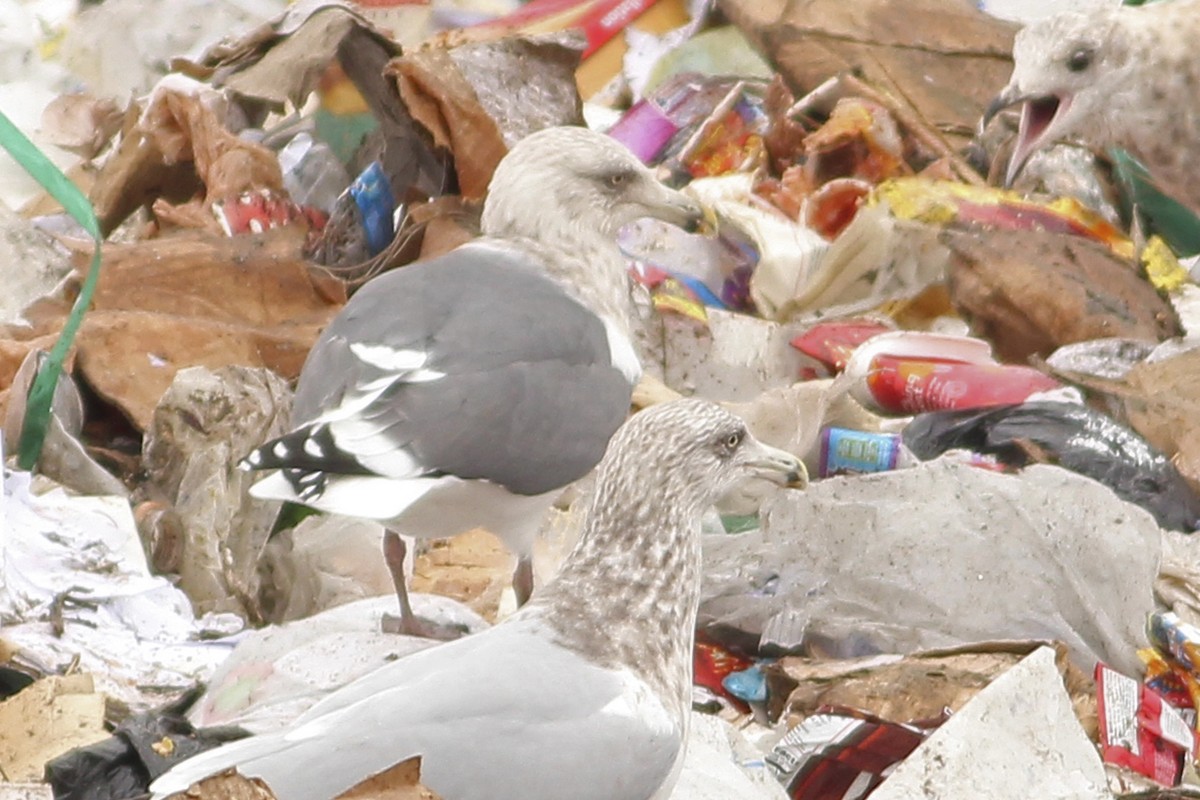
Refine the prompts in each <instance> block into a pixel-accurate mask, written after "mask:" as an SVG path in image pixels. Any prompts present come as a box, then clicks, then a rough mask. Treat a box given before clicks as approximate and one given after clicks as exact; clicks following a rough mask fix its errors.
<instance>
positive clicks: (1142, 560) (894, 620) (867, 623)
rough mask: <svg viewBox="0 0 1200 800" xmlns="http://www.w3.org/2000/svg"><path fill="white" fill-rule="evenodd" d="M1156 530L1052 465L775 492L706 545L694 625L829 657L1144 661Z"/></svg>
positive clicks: (894, 476) (956, 469)
mask: <svg viewBox="0 0 1200 800" xmlns="http://www.w3.org/2000/svg"><path fill="white" fill-rule="evenodd" d="M1160 553H1161V545H1160V536H1159V529H1158V527H1157V525H1156V524H1155V523H1154V521H1153V519H1152V518H1151V517H1150V515H1149V514H1147V513H1146V512H1145V511H1143V510H1142V509H1140V508H1138V507H1136V506H1133V505H1131V504H1129V503H1126V502H1124V501H1122V500H1120V499H1119V498H1117V497H1116V495H1114V494H1113V493H1112V492H1111V491H1110V490H1109V489H1107V488H1106V487H1104V486H1102V485H1100V484H1099V483H1096V482H1094V481H1092V480H1090V479H1088V478H1084V477H1081V476H1079V475H1075V474H1074V473H1070V472H1067V471H1065V470H1062V469H1059V468H1057V467H1052V466H1034V467H1030V468H1028V469H1026V470H1024V471H1023V472H1022V473H1020V474H1017V475H1004V474H998V473H994V472H989V471H986V470H982V469H978V468H975V467H969V466H965V465H962V464H955V463H952V462H950V461H947V460H937V461H931V462H927V463H925V464H921V465H919V466H917V467H913V468H911V469H906V470H898V471H894V472H888V473H877V474H873V475H864V476H854V477H847V478H831V479H828V480H825V481H820V482H817V483H815V484H813V485H812V486H810V487H809V489H808V490H807V491H806V492H803V493H799V492H787V493H782V494H779V495H777V496H776V498H775V500H774V501H773V502H772V504H771V505H770V506H769V507H768V509H767V510H766V518H765V521H764V524H763V527H762V529H760V530H758V531H753V532H750V533H746V534H742V535H740V536H731V537H708V538H706V540H705V542H704V561H705V571H706V580H705V587H704V594H703V600H702V604H701V621H702V622H709V623H711V622H718V623H723V624H727V625H731V626H733V627H736V628H738V629H741V630H744V631H748V632H750V633H752V634H759V633H761V634H763V639H764V640H774V641H777V642H780V643H782V644H785V645H790V644H795V643H798V642H799V641H801V640H807V641H818V642H820V643H821V644H822V645H823V646H824V648H826V649H827V650H828V651H829V652H832V653H834V654H836V655H840V656H847V657H848V656H853V655H869V654H871V653H875V652H892V653H895V652H900V653H907V652H912V651H914V650H917V649H931V648H938V647H950V646H954V645H959V644H965V643H969V642H973V641H987V640H993V639H1047V640H1060V641H1063V642H1065V643H1066V644H1067V646H1068V647H1069V648H1070V650H1071V653H1072V655H1073V657H1074V658H1075V659H1076V660H1077V662H1078V663H1079V664H1080V665H1081V666H1082V667H1084V668H1085V669H1090V668H1091V667H1092V666H1093V665H1094V664H1095V662H1096V660H1097V659H1102V660H1104V661H1105V662H1107V663H1109V664H1111V665H1112V666H1114V667H1115V668H1117V669H1120V670H1123V671H1125V672H1127V673H1131V674H1133V673H1136V672H1139V671H1140V663H1139V661H1138V659H1137V656H1136V654H1135V653H1136V650H1137V649H1138V648H1139V647H1142V646H1144V642H1145V640H1144V636H1143V633H1142V628H1143V626H1144V624H1145V619H1146V614H1147V613H1148V612H1149V611H1150V610H1152V608H1153V607H1154V598H1153V594H1152V592H1153V585H1154V581H1155V578H1156V576H1157V574H1158V565H1159V559H1160Z"/></svg>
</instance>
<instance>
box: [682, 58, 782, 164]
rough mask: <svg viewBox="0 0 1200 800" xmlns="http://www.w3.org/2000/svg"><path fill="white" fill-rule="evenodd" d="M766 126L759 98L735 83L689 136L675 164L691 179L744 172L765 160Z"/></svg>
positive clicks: (766, 122)
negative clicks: (764, 137) (764, 140)
mask: <svg viewBox="0 0 1200 800" xmlns="http://www.w3.org/2000/svg"><path fill="white" fill-rule="evenodd" d="M768 124H769V120H768V119H767V113H766V111H765V110H764V108H763V101H762V98H761V97H759V96H757V95H755V94H753V93H752V92H750V91H749V88H748V85H747V84H746V83H745V82H744V81H739V82H738V83H736V84H735V85H734V87H733V88H732V89H730V90H729V93H728V94H727V95H726V96H725V97H724V98H723V99H722V100H721V102H720V103H718V104H717V107H716V108H715V109H714V110H713V112H712V114H711V115H709V117H708V118H707V119H706V120H704V122H703V123H702V124H701V125H700V127H699V129H698V130H696V132H695V133H694V134H693V135H692V136H691V138H690V139H689V140H688V142H687V143H686V144H685V145H684V147H683V150H682V151H681V152H680V153H679V155H678V157H677V159H676V160H677V161H678V163H679V165H680V166H681V167H682V169H683V170H684V171H686V172H687V174H689V175H691V176H692V177H693V178H705V177H710V176H713V175H725V174H727V173H730V172H740V171H745V170H747V169H748V168H750V167H751V166H753V165H754V164H757V163H759V162H761V161H762V159H763V158H764V157H765V154H766V150H765V148H764V146H763V134H765V133H766V130H767V126H768Z"/></svg>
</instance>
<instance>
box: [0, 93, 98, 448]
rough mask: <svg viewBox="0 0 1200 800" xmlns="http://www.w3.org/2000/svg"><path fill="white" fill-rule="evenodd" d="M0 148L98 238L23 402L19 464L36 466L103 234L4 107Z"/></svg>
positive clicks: (92, 284)
mask: <svg viewBox="0 0 1200 800" xmlns="http://www.w3.org/2000/svg"><path fill="white" fill-rule="evenodd" d="M0 147H3V148H4V149H5V150H7V151H8V152H9V154H10V155H11V156H12V157H13V160H14V161H16V162H17V163H18V164H20V165H21V166H22V167H24V168H25V171H26V172H28V173H29V174H30V175H32V176H33V178H34V180H36V181H37V182H38V183H40V184H41V185H42V186H43V187H44V188H45V189H46V191H47V192H49V193H50V196H51V197H53V198H54V199H55V200H57V201H58V202H59V203H61V204H62V207H63V208H64V209H66V212H67V213H68V214H70V215H71V217H72V218H73V219H74V220H75V221H76V222H78V223H79V224H80V225H81V226H82V227H83V229H84V230H85V231H87V232H88V233H89V234H91V236H92V238H93V239H95V240H96V248H95V250H94V251H92V264H91V266H90V267H89V268H88V274H87V278H85V279H84V281H83V288H82V289H81V290H80V292H79V297H78V298H76V300H75V306H74V308H72V309H71V314H70V316H68V317H67V322H66V324H65V325H63V329H62V333H60V334H59V336H58V341H57V342H55V343H54V347H53V349H51V351H50V357H49V358H47V359H46V360H45V361H44V362H43V363H42V366H41V369H39V370H38V373H37V377H36V378H35V379H34V381H33V387H32V388H31V389H30V390H29V398H28V401H27V403H26V406H25V422H24V424H23V425H22V427H21V440H20V442H19V443H18V445H17V465H18V466H19V467H20V468H21V469H33V466H34V464H36V463H37V461H38V458H39V457H40V456H41V454H42V444H43V442H45V440H46V428H47V426H48V425H49V424H50V404H51V402H53V400H54V389H55V387H56V386H58V376H59V375H60V374H61V373H62V365H63V361H65V360H66V358H67V353H68V352H69V351H70V349H71V343H72V342H74V341H75V334H76V333H77V332H78V331H79V325H80V323H81V322H82V321H83V314H84V312H85V311H86V310H87V307H88V306H89V305H90V304H91V302H92V294H93V293H94V292H95V291H96V281H97V280H99V278H100V242H101V241H102V240H103V239H104V237H103V236H102V235H101V233H100V223H99V222H98V221H97V220H96V212H95V211H94V210H93V209H92V204H91V203H90V202H88V199H87V197H85V196H84V194H83V192H81V191H79V187H77V186H76V185H75V184H73V183H71V180H70V179H69V178H68V177H67V176H66V175H64V174H62V172H61V171H60V170H59V168H58V167H56V166H54V164H53V163H52V162H51V161H50V159H49V158H47V157H46V154H45V153H43V152H42V151H41V150H39V149H38V148H37V146H36V145H34V143H33V142H31V141H29V139H28V137H26V136H25V134H23V133H21V131H20V130H19V129H18V128H17V126H16V125H13V124H12V121H11V120H10V119H9V118H8V117H6V116H5V115H4V114H3V113H2V112H0Z"/></svg>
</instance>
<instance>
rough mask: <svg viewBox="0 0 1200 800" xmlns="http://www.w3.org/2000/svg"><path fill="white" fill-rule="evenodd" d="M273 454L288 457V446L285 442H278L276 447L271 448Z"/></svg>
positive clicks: (278, 456) (277, 456)
mask: <svg viewBox="0 0 1200 800" xmlns="http://www.w3.org/2000/svg"><path fill="white" fill-rule="evenodd" d="M271 454H272V455H273V456H275V457H276V458H287V457H288V446H287V445H286V444H285V443H284V442H276V443H275V445H274V447H272V448H271Z"/></svg>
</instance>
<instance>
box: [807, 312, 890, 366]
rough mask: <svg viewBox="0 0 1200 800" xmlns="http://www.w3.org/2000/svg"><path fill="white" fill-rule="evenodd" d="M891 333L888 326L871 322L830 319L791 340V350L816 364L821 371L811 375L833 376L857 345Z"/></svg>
mask: <svg viewBox="0 0 1200 800" xmlns="http://www.w3.org/2000/svg"><path fill="white" fill-rule="evenodd" d="M890 330H892V327H891V326H890V325H887V324H886V323H883V322H878V321H876V320H872V319H847V320H833V321H830V322H821V323H818V324H816V325H814V326H812V327H811V328H809V329H808V330H806V331H805V332H804V333H801V334H800V335H798V336H796V337H794V338H793V339H792V340H791V345H792V347H794V348H796V349H797V350H799V351H800V352H801V353H803V354H804V355H806V356H808V357H809V358H810V359H812V360H813V361H814V362H816V364H818V365H819V366H820V367H821V368H822V371H823V374H822V372H821V371H816V370H814V374H813V375H812V376H811V377H813V378H816V377H825V376H828V375H836V374H837V373H839V372H841V371H842V370H843V369H845V368H846V363H847V362H848V361H849V360H850V356H851V355H853V353H854V350H855V348H857V347H858V346H859V345H860V344H862V343H863V342H865V341H867V340H868V339H870V338H872V337H873V336H877V335H878V334H881V333H887V332H888V331H890Z"/></svg>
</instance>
